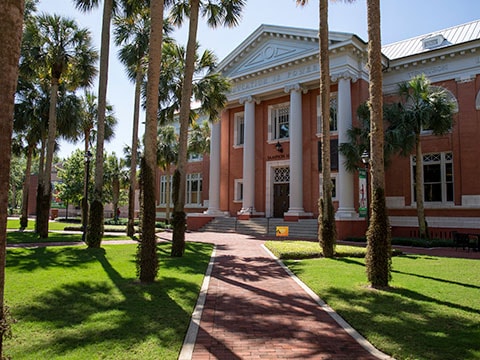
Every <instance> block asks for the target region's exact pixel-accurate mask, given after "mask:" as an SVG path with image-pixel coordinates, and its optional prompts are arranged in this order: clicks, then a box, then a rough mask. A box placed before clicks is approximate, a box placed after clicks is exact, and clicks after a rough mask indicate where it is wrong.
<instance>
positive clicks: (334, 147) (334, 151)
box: [317, 139, 338, 172]
mask: <svg viewBox="0 0 480 360" xmlns="http://www.w3.org/2000/svg"><path fill="white" fill-rule="evenodd" d="M317 149H318V171H320V172H321V171H322V142H321V141H319V142H318V146H317ZM330 170H335V171H336V170H338V139H330Z"/></svg>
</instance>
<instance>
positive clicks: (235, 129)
mask: <svg viewBox="0 0 480 360" xmlns="http://www.w3.org/2000/svg"><path fill="white" fill-rule="evenodd" d="M241 121H243V125H244V127H243V131H244V134H243V140H244V141H245V113H244V112H243V111H242V112H238V113H235V115H234V117H233V147H234V148H235V149H240V148H243V144H240V143H239V141H240V134H239V124H240V122H241Z"/></svg>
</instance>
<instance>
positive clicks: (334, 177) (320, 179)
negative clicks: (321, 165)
mask: <svg viewBox="0 0 480 360" xmlns="http://www.w3.org/2000/svg"><path fill="white" fill-rule="evenodd" d="M330 178H331V179H332V180H335V190H336V191H335V196H332V201H338V173H330ZM318 184H319V186H320V189H319V191H318V193H319V194H320V197H322V196H323V174H322V173H319V174H318Z"/></svg>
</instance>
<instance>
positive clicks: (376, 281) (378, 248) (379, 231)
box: [366, 0, 391, 287]
mask: <svg viewBox="0 0 480 360" xmlns="http://www.w3.org/2000/svg"><path fill="white" fill-rule="evenodd" d="M367 14H368V64H369V67H370V122H371V125H370V129H371V136H370V150H371V151H370V153H371V166H370V170H371V179H372V180H371V192H370V193H371V194H372V195H371V196H372V199H371V202H370V203H371V218H370V225H369V228H368V230H367V255H366V265H367V276H368V280H369V281H370V283H371V285H372V286H373V287H386V286H388V282H389V280H390V269H391V240H390V225H389V222H388V215H387V207H386V205H385V168H384V158H383V156H384V152H383V139H384V134H383V88H382V86H383V85H382V83H383V79H382V53H381V36H380V0H367Z"/></svg>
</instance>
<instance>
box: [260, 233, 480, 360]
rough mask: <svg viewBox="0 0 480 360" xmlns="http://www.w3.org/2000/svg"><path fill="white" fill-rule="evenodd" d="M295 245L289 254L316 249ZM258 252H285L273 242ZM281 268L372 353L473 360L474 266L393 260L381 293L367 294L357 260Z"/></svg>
mask: <svg viewBox="0 0 480 360" xmlns="http://www.w3.org/2000/svg"><path fill="white" fill-rule="evenodd" d="M296 244H297V245H295V242H291V245H290V248H292V247H293V248H296V249H297V251H299V250H298V249H301V248H302V247H306V248H307V249H308V248H309V247H310V246H312V247H318V244H317V243H310V245H308V244H305V243H304V242H296ZM266 245H267V247H268V248H269V249H270V250H271V251H272V252H274V253H276V254H277V256H279V255H280V256H279V257H281V256H282V252H283V251H287V250H285V247H286V245H285V244H282V243H281V242H273V241H271V242H267V244H266ZM287 247H288V246H287ZM342 248H343V247H342V246H337V250H339V251H341V252H342V251H344V249H342ZM279 249H280V250H279ZM281 249H283V250H281ZM291 251H295V250H291ZM291 251H290V252H291ZM308 251H313V250H307V252H308ZM300 252H301V251H300ZM306 257H308V256H306ZM284 262H285V264H286V265H287V266H288V267H289V268H290V269H291V270H292V271H293V272H294V273H295V274H296V275H297V276H298V277H299V278H300V279H301V280H302V281H303V282H305V283H306V284H307V285H308V286H309V287H310V288H311V289H312V290H313V291H314V292H315V293H316V294H318V295H319V296H320V298H322V299H323V300H324V301H326V302H327V303H328V304H329V305H330V306H331V307H332V308H333V309H334V310H335V311H337V312H338V313H339V314H340V315H341V316H342V317H343V318H344V319H345V320H347V321H348V322H349V323H350V324H351V325H352V326H353V327H354V328H355V329H356V330H357V331H359V332H360V333H361V334H362V335H363V336H365V337H366V338H367V339H368V340H369V341H370V342H371V343H372V344H373V345H375V346H376V347H377V348H378V349H380V350H382V351H383V352H385V353H387V354H390V355H392V356H393V357H395V358H396V359H428V360H440V359H445V360H447V359H448V360H451V359H462V360H465V359H480V261H479V260H468V259H452V258H440V257H432V256H414V255H408V256H405V255H401V256H395V257H393V258H392V267H393V271H392V281H391V283H390V285H391V288H390V289H388V290H373V289H371V288H369V287H368V286H367V285H368V284H367V280H366V274H365V262H364V259H363V258H357V257H338V258H336V259H324V258H315V259H303V260H294V259H290V260H284Z"/></svg>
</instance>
